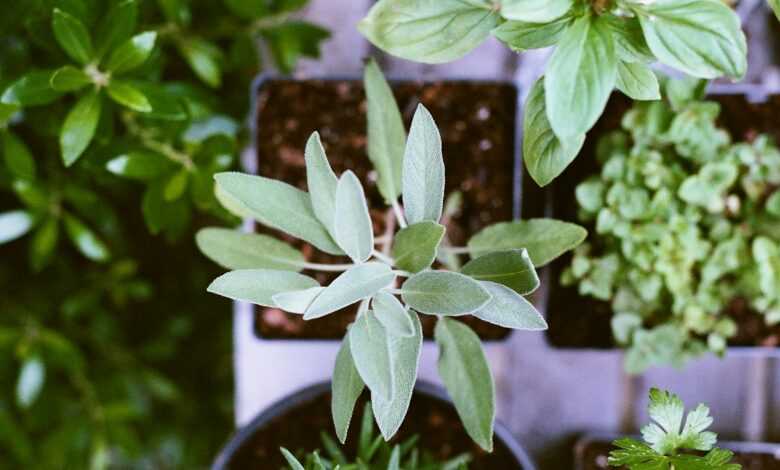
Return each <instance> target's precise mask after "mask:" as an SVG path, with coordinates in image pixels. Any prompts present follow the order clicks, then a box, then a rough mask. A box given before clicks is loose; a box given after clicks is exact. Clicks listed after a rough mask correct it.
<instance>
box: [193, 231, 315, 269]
mask: <svg viewBox="0 0 780 470" xmlns="http://www.w3.org/2000/svg"><path fill="white" fill-rule="evenodd" d="M195 241H196V243H197V244H198V248H199V249H200V251H201V252H202V253H203V254H204V255H206V256H207V257H208V258H209V259H211V260H212V261H214V262H215V263H217V264H219V265H220V266H222V267H224V268H227V269H251V268H263V269H280V270H285V271H300V270H301V266H302V265H303V263H304V261H305V259H304V258H303V255H302V254H301V252H299V251H298V250H296V249H295V248H293V247H291V246H289V245H288V244H286V243H284V242H281V241H279V240H277V239H275V238H273V237H269V236H268V235H261V234H257V233H244V232H239V231H238V230H231V229H226V228H217V227H208V228H204V229H201V230H199V231H198V233H197V235H195Z"/></svg>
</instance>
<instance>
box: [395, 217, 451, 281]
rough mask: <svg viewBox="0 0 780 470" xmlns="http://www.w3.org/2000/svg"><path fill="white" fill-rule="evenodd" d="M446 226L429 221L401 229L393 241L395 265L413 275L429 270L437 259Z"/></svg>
mask: <svg viewBox="0 0 780 470" xmlns="http://www.w3.org/2000/svg"><path fill="white" fill-rule="evenodd" d="M444 231H445V229H444V226H443V225H439V224H437V223H436V222H431V221H429V220H426V221H423V222H417V223H416V224H412V225H409V226H408V227H405V228H403V229H401V230H400V231H399V232H398V233H397V234H396V236H395V239H394V240H393V259H394V260H395V265H396V266H398V267H399V268H401V269H403V270H405V271H409V272H411V273H416V272H420V271H422V270H423V269H427V268H429V267H430V266H431V264H433V261H434V260H435V259H436V252H437V250H438V248H439V244H440V243H441V240H442V238H444Z"/></svg>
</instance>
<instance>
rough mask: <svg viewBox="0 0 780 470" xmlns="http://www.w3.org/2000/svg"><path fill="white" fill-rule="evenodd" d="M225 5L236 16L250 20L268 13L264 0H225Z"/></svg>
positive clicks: (266, 3)
mask: <svg viewBox="0 0 780 470" xmlns="http://www.w3.org/2000/svg"><path fill="white" fill-rule="evenodd" d="M225 5H226V6H227V7H228V8H229V9H230V11H231V12H233V14H235V15H236V16H238V17H240V18H243V19H246V20H252V19H256V18H259V17H262V16H265V15H268V14H269V13H270V11H269V9H268V2H267V1H265V0H225Z"/></svg>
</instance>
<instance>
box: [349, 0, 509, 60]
mask: <svg viewBox="0 0 780 470" xmlns="http://www.w3.org/2000/svg"><path fill="white" fill-rule="evenodd" d="M498 22H499V14H498V9H496V8H495V7H494V5H493V4H492V3H491V2H488V1H486V0H470V1H461V0H380V1H378V2H377V3H376V4H374V6H373V7H372V8H371V10H370V11H369V13H368V15H367V16H366V17H365V18H364V19H363V20H362V21H361V22H360V24H359V25H358V29H359V30H360V32H361V33H363V35H364V36H365V37H366V38H368V40H369V41H371V42H372V43H373V44H374V45H375V46H377V47H379V48H380V49H382V50H384V51H386V52H389V53H390V54H393V55H396V56H398V57H401V58H404V59H409V60H414V61H417V62H425V63H432V64H433V63H442V62H450V61H453V60H455V59H458V58H460V57H462V56H464V55H466V54H467V53H468V52H469V51H471V50H472V49H474V48H475V47H477V46H478V45H479V44H481V43H482V42H483V41H484V40H485V39H487V37H488V35H489V34H490V31H491V30H492V29H493V28H495V27H496V26H497V25H498Z"/></svg>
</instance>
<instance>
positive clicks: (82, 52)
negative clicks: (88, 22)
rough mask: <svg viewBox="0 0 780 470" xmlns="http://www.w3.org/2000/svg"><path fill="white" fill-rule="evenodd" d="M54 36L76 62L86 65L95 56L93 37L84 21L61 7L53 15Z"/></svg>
mask: <svg viewBox="0 0 780 470" xmlns="http://www.w3.org/2000/svg"><path fill="white" fill-rule="evenodd" d="M52 29H53V30H54V37H56V38H57V42H58V43H59V44H60V46H61V47H62V49H63V50H64V51H65V52H66V53H67V54H68V55H69V56H70V57H71V58H72V59H73V60H75V61H76V62H78V63H80V64H81V65H86V64H87V63H88V62H89V61H90V60H91V59H92V57H93V55H94V50H93V49H92V39H91V38H90V36H89V31H87V27H86V26H84V23H82V22H81V21H79V20H78V19H77V18H75V17H73V16H72V15H69V14H68V13H65V12H64V11H62V10H60V9H59V8H55V9H54V14H53V15H52Z"/></svg>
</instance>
